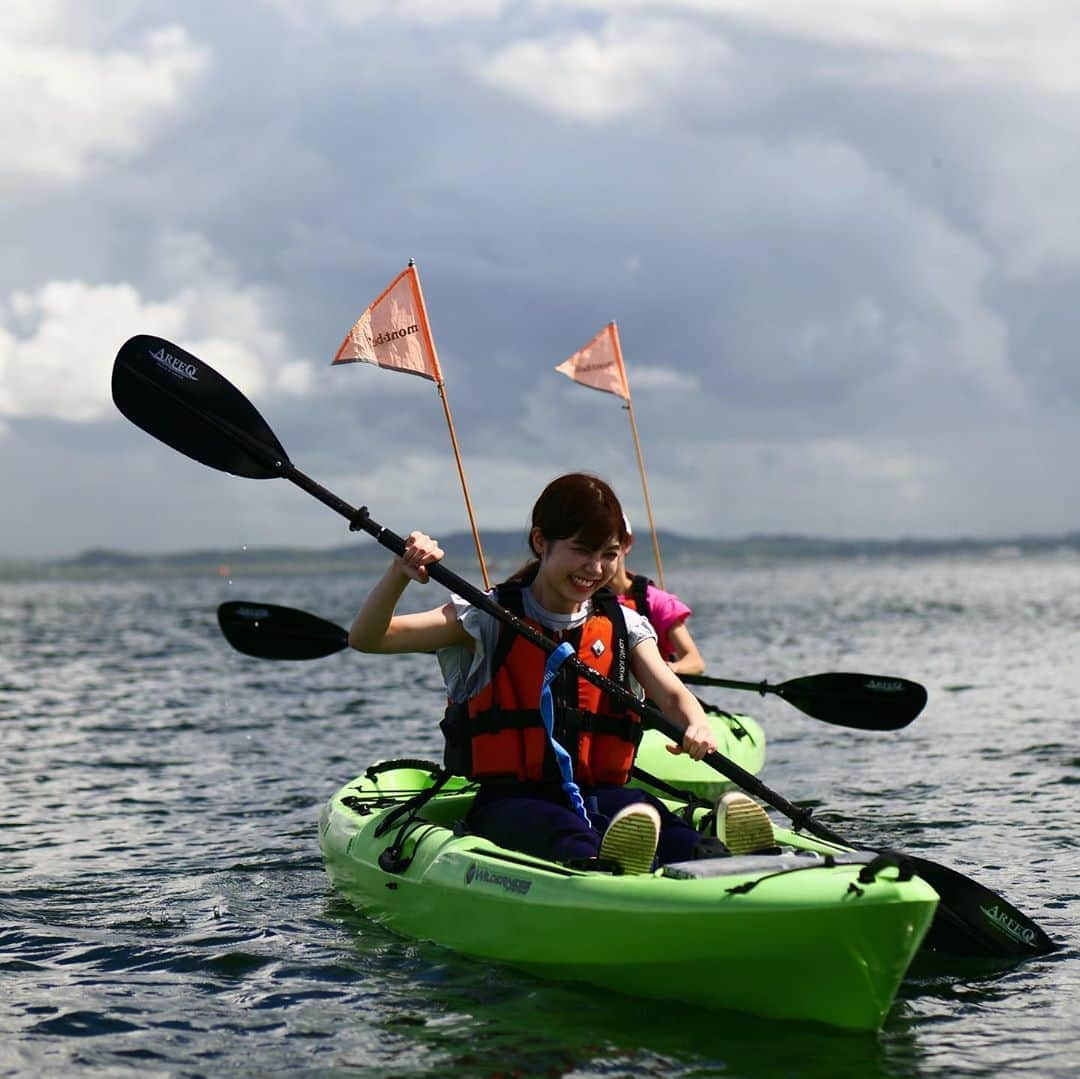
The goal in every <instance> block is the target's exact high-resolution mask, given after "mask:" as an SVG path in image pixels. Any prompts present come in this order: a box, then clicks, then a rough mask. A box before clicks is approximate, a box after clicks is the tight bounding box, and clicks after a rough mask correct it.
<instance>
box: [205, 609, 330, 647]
mask: <svg viewBox="0 0 1080 1079" xmlns="http://www.w3.org/2000/svg"><path fill="white" fill-rule="evenodd" d="M217 618H218V625H219V626H220V627H221V632H222V633H223V634H224V635H225V640H227V641H228V642H229V644H231V645H232V646H233V648H235V649H236V650H237V651H238V652H243V653H244V654H245V655H248V656H255V657H256V658H257V659H321V658H322V657H323V656H332V655H333V654H334V653H335V652H340V651H342V650H343V649H345V648H348V647H349V634H348V633H347V632H346V631H345V629H344V627H342V626H339V625H336V624H335V623H333V622H327V620H326V619H325V618H320V617H319V616H318V615H314V614H308V612H307V611H300V610H297V609H296V608H295V607H279V606H278V605H277V604H276V603H254V602H251V601H249V600H230V601H229V602H228V603H223V604H222V605H221V606H220V607H218V611H217Z"/></svg>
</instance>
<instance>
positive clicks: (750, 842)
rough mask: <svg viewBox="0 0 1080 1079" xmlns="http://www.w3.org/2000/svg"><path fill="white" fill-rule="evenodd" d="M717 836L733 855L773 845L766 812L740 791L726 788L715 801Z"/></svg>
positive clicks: (773, 839)
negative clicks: (724, 792)
mask: <svg viewBox="0 0 1080 1079" xmlns="http://www.w3.org/2000/svg"><path fill="white" fill-rule="evenodd" d="M716 835H717V838H719V839H721V840H723V842H724V843H725V844H726V845H727V848H728V850H730V851H731V853H732V854H733V855H739V854H753V853H754V852H755V851H763V850H768V849H771V848H773V847H775V846H776V836H774V835H773V827H772V821H770V820H769V815H768V814H767V813H766V812H765V810H764V809H762V808H761V806H759V805H758V804H757V802H755V801H754V800H753V799H752V798H750V797H748V796H747V795H745V794H743V793H742V791H729V792H728V793H727V794H725V795H723V796H722V797H721V798H720V800H719V801H718V802H717V803H716Z"/></svg>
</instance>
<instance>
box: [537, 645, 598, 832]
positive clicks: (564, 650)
mask: <svg viewBox="0 0 1080 1079" xmlns="http://www.w3.org/2000/svg"><path fill="white" fill-rule="evenodd" d="M572 655H574V648H573V645H571V644H570V643H569V641H563V643H562V644H560V645H559V647H558V648H556V649H555V651H554V652H552V653H551V655H549V656H548V658H547V663H545V664H544V688H543V689H542V690H541V691H540V717H541V718H542V719H543V721H544V730H546V731H547V736H548V741H549V742H550V743H551V748H552V750H554V752H555V761H556V763H557V764H558V766H559V773H560V775H561V776H562V780H563V782H562V789H563V790H564V791H566V794H567V797H568V798H569V799H570V807H571V808H572V809H573V811H574V812H575V813H576V814H577V815H578V816H579V817H580V818H581V819H582V820H583V821H584V822H585V823H586V824H587V825H588V826H589V827H590V828H591V827H592V821H591V820H589V814H588V813H587V812H586V811H585V802H584V801H583V800H582V797H581V788H580V787H578V785H577V784H576V783H575V782H574V762H573V761H572V760H571V759H570V754H569V753H567V752H566V750H565V749H563V747H562V746H561V745H559V743H558V742H557V741H556V740H555V702H554V701H553V700H552V697H551V683H552V681H553V680H554V678H555V675H556V674H558V673H559V668H560V667H561V666H562V665H563V664H564V663H565V662H566V661H567V660H568V659H569V658H570V657H571V656H572Z"/></svg>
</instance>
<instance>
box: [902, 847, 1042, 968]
mask: <svg viewBox="0 0 1080 1079" xmlns="http://www.w3.org/2000/svg"><path fill="white" fill-rule="evenodd" d="M904 857H905V858H907V860H908V861H910V862H911V863H912V864H913V865H914V867H915V872H916V873H918V874H919V876H920V877H922V879H923V880H925V881H926V883H927V884H929V885H930V887H931V888H933V889H934V891H936V892H937V893H938V895H939V896H941V902H940V903H939V904H938V909H937V913H936V914H935V915H934V921H933V923H932V924H931V926H930V932H929V933H928V934H927V935H926V939H925V940H924V941H923V947H924V948H927V949H928V950H930V951H935V952H948V953H949V954H951V955H978V956H992V957H1000V958H1003V959H1028V958H1030V957H1032V956H1036V955H1049V954H1050V953H1051V952H1056V951H1057V950H1058V949H1059V948H1060V947H1061V945H1060V944H1058V943H1056V942H1055V941H1053V940H1051V938H1050V937H1049V936H1048V935H1047V934H1046V933H1045V932H1044V931H1043V930H1042V929H1040V928H1039V926H1037V925H1036V924H1035V923H1034V922H1033V921H1032V920H1031V919H1030V918H1029V917H1028V916H1027V915H1026V914H1024V913H1023V912H1022V911H1019V910H1017V909H1016V907H1014V906H1013V905H1012V904H1011V903H1008V902H1006V900H1004V899H1002V897H1001V896H1000V895H998V894H997V893H996V892H992V891H990V889H989V888H984V887H983V886H982V885H981V884H979V883H977V882H976V881H973V880H972V879H971V878H970V877H965V876H964V875H963V874H962V873H958V872H957V871H956V870H955V869H949V868H948V866H944V865H938V863H937V862H930V861H927V860H926V859H925V858H917V857H915V856H913V855H911V854H905V855H904Z"/></svg>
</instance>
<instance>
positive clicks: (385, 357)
mask: <svg viewBox="0 0 1080 1079" xmlns="http://www.w3.org/2000/svg"><path fill="white" fill-rule="evenodd" d="M333 363H335V364H336V363H375V364H378V365H379V366H380V367H389V368H393V369H394V370H397V371H405V372H407V373H408V374H410V375H419V376H420V377H421V378H429V379H431V381H432V382H437V383H439V384H440V385H441V384H442V381H443V377H442V371H441V370H440V368H439V357H438V356H437V355H436V353H435V342H434V341H433V340H432V337H431V328H430V326H428V320H427V312H426V311H425V309H424V298H423V296H422V295H421V292H420V278H419V276H418V275H417V272H416V267H415V266H412V265H410V266H408V267H407V268H406V269H404V270H402V271H401V273H399V274H398V275H397V277H395V278H394V280H393V281H391V282H390V284H389V286H388V287H387V288H386V290H385V291H384V292H383V294H382V295H381V296H380V297H379V298H378V299H377V300H376V301H375V302H374V303H373V304H372V305H371V306H370V307H369V308H368V309H367V310H366V311H365V312H364V313H363V314H362V315H361V316H360V317H359V318H358V319H357V320H356V325H354V326H353V328H352V329H351V330H349V332H348V334H347V335H346V337H345V340H344V341H342V342H341V347H340V348H339V349H338V350H337V353H336V354H335V356H334V359H333Z"/></svg>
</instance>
